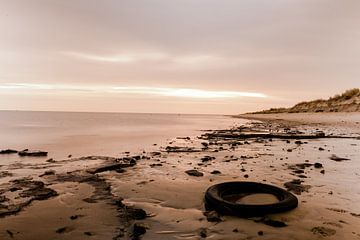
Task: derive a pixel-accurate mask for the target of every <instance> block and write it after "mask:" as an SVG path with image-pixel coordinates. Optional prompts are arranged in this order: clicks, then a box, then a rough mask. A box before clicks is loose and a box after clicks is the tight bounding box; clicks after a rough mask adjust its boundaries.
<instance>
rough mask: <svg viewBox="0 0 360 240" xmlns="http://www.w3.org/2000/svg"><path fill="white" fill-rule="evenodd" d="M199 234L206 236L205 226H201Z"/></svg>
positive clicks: (202, 236)
mask: <svg viewBox="0 0 360 240" xmlns="http://www.w3.org/2000/svg"><path fill="white" fill-rule="evenodd" d="M199 235H200V237H201V238H206V237H207V231H206V228H201V229H200V233H199Z"/></svg>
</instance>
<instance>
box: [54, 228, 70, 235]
mask: <svg viewBox="0 0 360 240" xmlns="http://www.w3.org/2000/svg"><path fill="white" fill-rule="evenodd" d="M67 231H68V227H62V228H58V229H57V230H56V233H59V234H62V233H65V232H67Z"/></svg>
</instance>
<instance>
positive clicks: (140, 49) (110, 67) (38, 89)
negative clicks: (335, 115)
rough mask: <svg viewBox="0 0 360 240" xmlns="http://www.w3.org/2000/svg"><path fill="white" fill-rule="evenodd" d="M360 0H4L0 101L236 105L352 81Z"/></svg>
mask: <svg viewBox="0 0 360 240" xmlns="http://www.w3.org/2000/svg"><path fill="white" fill-rule="evenodd" d="M359 26H360V1H358V0H344V1H343V0H341V1H340V0H336V1H335V0H316V1H314V0H272V1H269V0H221V1H219V0H101V1H100V0H2V1H0V109H2V110H42V111H95V112H147V113H148V112H153V113H211V114H237V113H243V112H249V111H257V110H262V109H266V108H270V107H287V106H292V105H294V104H295V103H297V102H299V101H303V100H312V99H317V98H327V97H329V96H332V95H334V94H337V93H341V92H343V91H344V90H346V89H349V88H354V87H360V80H359V76H360V67H359V66H360V27H359Z"/></svg>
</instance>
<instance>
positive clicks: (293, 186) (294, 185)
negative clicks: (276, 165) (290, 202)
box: [284, 179, 311, 195]
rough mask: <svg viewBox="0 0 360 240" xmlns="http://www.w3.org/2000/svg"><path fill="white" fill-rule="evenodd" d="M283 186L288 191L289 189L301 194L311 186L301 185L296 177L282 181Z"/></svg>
mask: <svg viewBox="0 0 360 240" xmlns="http://www.w3.org/2000/svg"><path fill="white" fill-rule="evenodd" d="M284 186H285V187H286V189H287V190H288V191H291V192H293V193H295V194H297V195H301V193H302V192H307V191H308V190H309V189H310V188H311V186H310V185H302V184H301V180H296V179H295V180H292V181H290V182H286V183H284Z"/></svg>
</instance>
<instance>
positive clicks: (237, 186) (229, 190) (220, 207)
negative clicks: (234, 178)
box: [205, 182, 298, 217]
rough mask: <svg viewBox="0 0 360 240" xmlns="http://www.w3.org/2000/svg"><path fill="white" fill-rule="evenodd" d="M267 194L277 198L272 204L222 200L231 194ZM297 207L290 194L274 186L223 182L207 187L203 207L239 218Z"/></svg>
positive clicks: (295, 200) (295, 199)
mask: <svg viewBox="0 0 360 240" xmlns="http://www.w3.org/2000/svg"><path fill="white" fill-rule="evenodd" d="M252 193H267V194H272V195H274V196H276V197H277V199H278V200H279V202H276V203H272V204H262V205H259V204H256V205H255V204H254V205H252V204H239V203H234V202H230V201H227V200H225V199H224V197H226V196H227V195H232V194H252ZM297 205H298V200H297V198H296V197H295V196H294V195H293V194H291V193H290V192H288V191H286V190H284V189H281V188H278V187H276V186H272V185H268V184H263V183H257V182H225V183H220V184H216V185H213V186H211V187H209V188H208V189H207V191H206V193H205V207H206V209H207V210H215V211H217V212H219V213H222V214H224V215H236V216H240V217H255V216H264V215H266V214H272V213H279V212H285V211H289V210H291V209H294V208H296V207H297Z"/></svg>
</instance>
